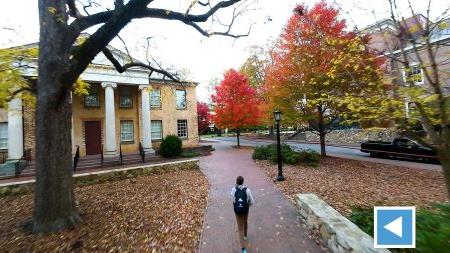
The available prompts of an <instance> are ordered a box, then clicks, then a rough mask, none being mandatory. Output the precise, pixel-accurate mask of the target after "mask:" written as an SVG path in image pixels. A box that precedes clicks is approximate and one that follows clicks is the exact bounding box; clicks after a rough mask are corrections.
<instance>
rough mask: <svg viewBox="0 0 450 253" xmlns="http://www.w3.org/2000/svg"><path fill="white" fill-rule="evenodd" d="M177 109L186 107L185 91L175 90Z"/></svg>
mask: <svg viewBox="0 0 450 253" xmlns="http://www.w3.org/2000/svg"><path fill="white" fill-rule="evenodd" d="M177 109H186V91H185V90H177Z"/></svg>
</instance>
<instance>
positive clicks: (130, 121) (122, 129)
mask: <svg viewBox="0 0 450 253" xmlns="http://www.w3.org/2000/svg"><path fill="white" fill-rule="evenodd" d="M125 123H131V132H126V133H125V132H124V124H125ZM124 134H131V138H130V139H124V137H123V136H124ZM120 142H121V143H130V142H134V122H133V121H132V120H121V121H120Z"/></svg>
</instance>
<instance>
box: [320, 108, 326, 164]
mask: <svg viewBox="0 0 450 253" xmlns="http://www.w3.org/2000/svg"><path fill="white" fill-rule="evenodd" d="M325 135H326V131H325V122H324V118H323V114H322V113H320V112H319V138H320V155H321V156H324V157H325V156H327V150H326V149H325Z"/></svg>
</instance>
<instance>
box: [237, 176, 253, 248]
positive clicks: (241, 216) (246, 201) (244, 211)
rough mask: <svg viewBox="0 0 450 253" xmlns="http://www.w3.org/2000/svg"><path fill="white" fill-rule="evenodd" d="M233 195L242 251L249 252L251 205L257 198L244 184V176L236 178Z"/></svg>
mask: <svg viewBox="0 0 450 253" xmlns="http://www.w3.org/2000/svg"><path fill="white" fill-rule="evenodd" d="M231 196H232V197H233V207H234V213H235V214H236V222H237V225H238V231H239V241H240V243H241V248H242V253H247V227H248V224H247V220H248V213H249V209H250V206H251V205H253V204H254V203H255V199H254V198H253V195H252V192H251V191H250V189H249V188H247V187H245V186H244V177H242V176H238V177H237V178H236V185H235V186H234V187H233V188H232V189H231Z"/></svg>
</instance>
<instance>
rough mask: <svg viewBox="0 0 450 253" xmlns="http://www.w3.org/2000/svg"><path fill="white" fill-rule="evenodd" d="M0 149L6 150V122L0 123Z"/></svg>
mask: <svg viewBox="0 0 450 253" xmlns="http://www.w3.org/2000/svg"><path fill="white" fill-rule="evenodd" d="M0 149H8V122H0Z"/></svg>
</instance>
